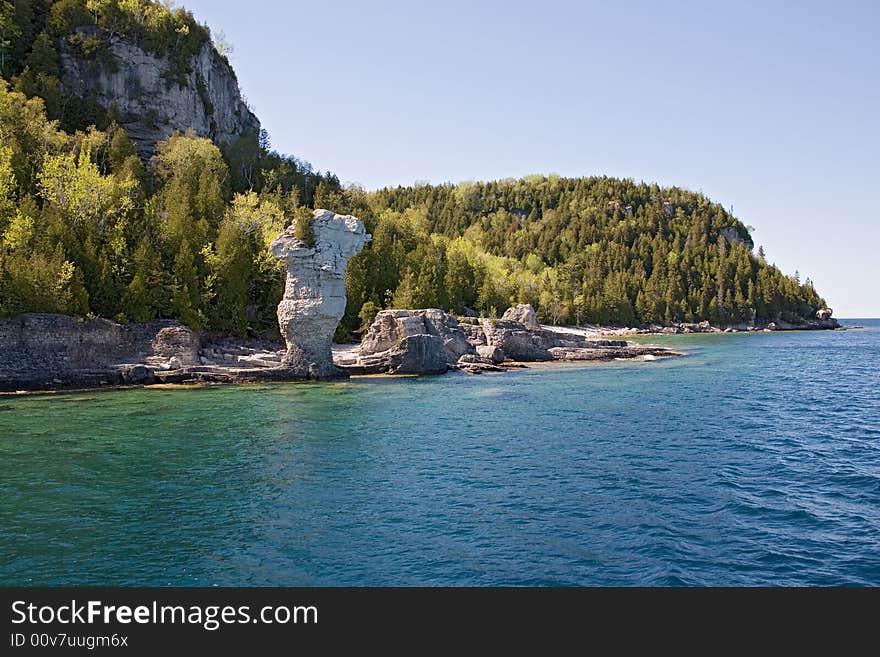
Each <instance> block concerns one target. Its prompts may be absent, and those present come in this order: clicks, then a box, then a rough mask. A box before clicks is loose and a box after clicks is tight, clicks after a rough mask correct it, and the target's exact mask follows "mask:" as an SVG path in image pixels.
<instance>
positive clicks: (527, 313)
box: [501, 303, 541, 329]
mask: <svg viewBox="0 0 880 657" xmlns="http://www.w3.org/2000/svg"><path fill="white" fill-rule="evenodd" d="M501 319H503V320H505V321H509V322H519V323H520V324H522V325H523V326H525V327H526V328H527V329H539V328H541V325H540V324H539V323H538V318H537V316H536V315H535V309H534V308H532V304H530V303H521V304H518V305H516V306H513V307H512V308H508V309H507V310H505V311H504V315H502V316H501Z"/></svg>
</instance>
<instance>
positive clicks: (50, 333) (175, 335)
mask: <svg viewBox="0 0 880 657" xmlns="http://www.w3.org/2000/svg"><path fill="white" fill-rule="evenodd" d="M0 345H3V349H0V391H6V390H44V389H52V388H64V387H91V386H98V385H121V384H131V383H152V382H153V380H154V374H155V371H156V370H159V369H162V370H168V369H171V363H176V364H177V367H178V368H179V367H182V366H183V365H184V364H186V365H192V364H194V363H195V362H197V359H198V357H199V356H198V354H199V337H198V335H196V334H195V333H193V332H192V331H190V330H189V329H188V328H186V327H185V326H181V325H180V324H178V323H177V322H174V321H170V320H156V321H152V322H147V323H145V324H117V323H116V322H112V321H110V320H108V319H93V320H90V319H85V318H78V317H71V316H69V315H55V314H45V313H31V314H25V315H19V316H17V317H10V318H8V319H0Z"/></svg>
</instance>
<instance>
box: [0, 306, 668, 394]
mask: <svg viewBox="0 0 880 657" xmlns="http://www.w3.org/2000/svg"><path fill="white" fill-rule="evenodd" d="M0 345H3V349H2V350H0V392H26V391H40V390H64V389H82V388H97V387H107V386H130V385H138V386H143V385H190V384H205V383H249V382H261V381H302V380H306V379H308V378H315V377H310V376H309V375H308V373H305V372H303V371H302V369H301V368H299V367H295V368H294V367H290V366H288V365H286V364H285V362H284V360H285V357H286V355H287V354H288V350H287V347H286V345H285V344H284V343H283V342H281V341H280V340H279V341H277V342H276V341H265V340H263V341H261V340H253V339H249V340H241V339H237V338H228V337H226V338H216V337H212V336H200V335H199V334H197V333H195V332H193V331H191V330H190V329H188V328H186V327H185V326H182V325H181V324H179V323H177V322H173V321H155V322H150V323H147V324H128V325H121V324H117V323H115V322H112V321H109V320H105V319H93V320H89V319H84V318H77V317H70V316H66V315H52V314H27V315H21V316H18V317H14V318H9V319H3V320H0ZM678 355H681V354H679V353H678V352H674V351H672V350H669V349H665V348H663V347H656V346H651V345H638V344H632V343H629V342H626V341H624V340H609V339H603V338H592V337H590V335H589V334H588V333H586V332H581V333H573V332H571V330H570V329H569V330H554V329H553V328H552V327H544V326H540V325H537V323H535V324H534V325H533V326H532V328H529V327H527V326H526V324H524V323H522V322H518V321H514V320H510V319H507V320H505V319H502V320H497V321H493V320H488V319H482V320H480V319H470V318H462V319H461V320H459V319H458V318H456V317H454V316H452V315H450V314H448V313H445V312H443V311H441V310H436V309H428V310H386V311H382V312H380V313H379V314H378V315H377V317H376V320H375V321H374V322H373V325H372V327H371V328H370V331H368V332H367V334H366V335H365V336H364V338H363V340H362V341H361V343H360V344H359V345H348V346H336V347H334V350H333V356H332V357H333V362H334V365H335V367H336V368H337V369H336V371H335V372H334V373H333V375H332V376H328V377H323V378H328V379H332V378H344V377H347V376H350V375H383V374H386V375H387V374H442V373H445V372H449V371H461V372H465V373H469V374H479V373H484V372H503V371H506V370H508V369H510V368H516V367H522V366H524V364H526V363H534V362H550V361H596V360H615V359H633V358H641V359H647V360H652V359H654V358H658V357H670V356H678Z"/></svg>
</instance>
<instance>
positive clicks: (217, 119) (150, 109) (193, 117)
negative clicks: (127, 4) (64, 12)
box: [60, 27, 260, 158]
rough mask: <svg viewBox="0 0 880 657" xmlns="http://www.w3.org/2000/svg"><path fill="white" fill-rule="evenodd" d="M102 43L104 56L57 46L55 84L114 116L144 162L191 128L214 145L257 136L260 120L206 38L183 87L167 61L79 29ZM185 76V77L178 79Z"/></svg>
mask: <svg viewBox="0 0 880 657" xmlns="http://www.w3.org/2000/svg"><path fill="white" fill-rule="evenodd" d="M77 32H79V33H82V34H84V35H88V36H91V37H97V38H99V39H101V40H103V41H104V42H105V43H106V44H107V52H108V54H109V57H104V58H99V57H86V56H84V55H82V54H79V53H75V52H73V51H72V50H71V49H70V48H69V47H65V46H64V43H63V42H62V43H61V44H60V45H61V46H62V49H61V51H60V61H61V83H62V86H63V87H64V91H65V93H67V94H72V95H75V96H79V97H82V98H92V99H94V100H95V101H96V102H97V104H98V105H100V106H101V107H103V108H104V109H105V110H108V111H110V110H112V111H114V112H115V113H116V115H117V116H118V118H119V121H120V123H121V125H122V127H123V128H125V131H126V132H127V133H128V135H129V137H131V138H132V140H133V141H134V142H135V145H136V146H137V149H138V153H139V154H140V155H141V157H143V158H148V157H150V156H151V155H152V153H153V150H154V146H155V144H156V142H158V141H161V140H163V139H167V138H168V137H170V136H171V135H172V134H173V133H174V132H186V131H187V130H189V129H192V130H193V131H195V133H196V134H197V135H198V136H200V137H208V138H210V139H212V140H213V141H214V142H215V143H218V144H230V143H233V142H235V140H236V139H238V137H240V136H241V135H243V134H245V133H249V132H250V133H258V132H259V130H260V122H259V120H258V119H257V117H256V116H254V114H253V113H252V112H251V111H250V110H249V109H248V107H247V105H246V104H245V102H244V100H243V99H242V97H241V92H240V90H239V87H238V81H237V79H236V77H235V73H234V72H233V71H232V68H231V67H230V66H229V64H227V63H226V61H225V60H224V59H223V58H222V57H221V56H220V55H219V54H218V53H217V51H216V50H215V49H214V47H213V45H212V44H211V43H210V41H206V42H205V43H204V45H203V46H202V48H201V50H200V51H199V53H198V55H196V56H193V57H192V58H190V61H189V62H188V68H189V69H191V70H190V71H189V73H186V74H185V80H186V84H183V85H181V84H179V83H178V82H177V81H174V75H173V73H175V71H173V70H172V69H173V65H172V63H171V62H170V61H169V59H168V58H165V57H156V56H154V55H152V54H150V53H148V52H146V51H145V50H143V49H142V48H141V47H140V46H138V45H137V44H136V43H133V42H131V41H127V40H125V39H122V38H119V37H118V36H113V35H110V34H108V33H106V32H105V31H103V30H101V29H100V28H97V27H81V28H77ZM181 79H184V78H181Z"/></svg>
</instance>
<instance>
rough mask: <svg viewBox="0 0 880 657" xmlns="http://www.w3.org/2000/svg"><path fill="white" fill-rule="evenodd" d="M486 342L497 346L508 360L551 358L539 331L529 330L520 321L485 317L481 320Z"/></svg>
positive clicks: (523, 360)
mask: <svg viewBox="0 0 880 657" xmlns="http://www.w3.org/2000/svg"><path fill="white" fill-rule="evenodd" d="M481 324H482V328H483V333H485V335H486V344H487V345H489V346H490V347H497V348H499V349H501V351H503V352H504V355H505V357H507V358H509V359H510V360H515V361H522V362H533V361H542V360H553V355H552V354H550V352H549V351H547V348H548V345H547V344H546V341H545V340H544V338H543V336H542V334H541V332H540V331H538V332H533V331H530V330H529V329H528V328H526V326H525V325H524V324H521V323H520V322H513V321H505V320H503V319H500V320H494V321H493V320H490V319H485V320H482V322H481Z"/></svg>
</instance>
